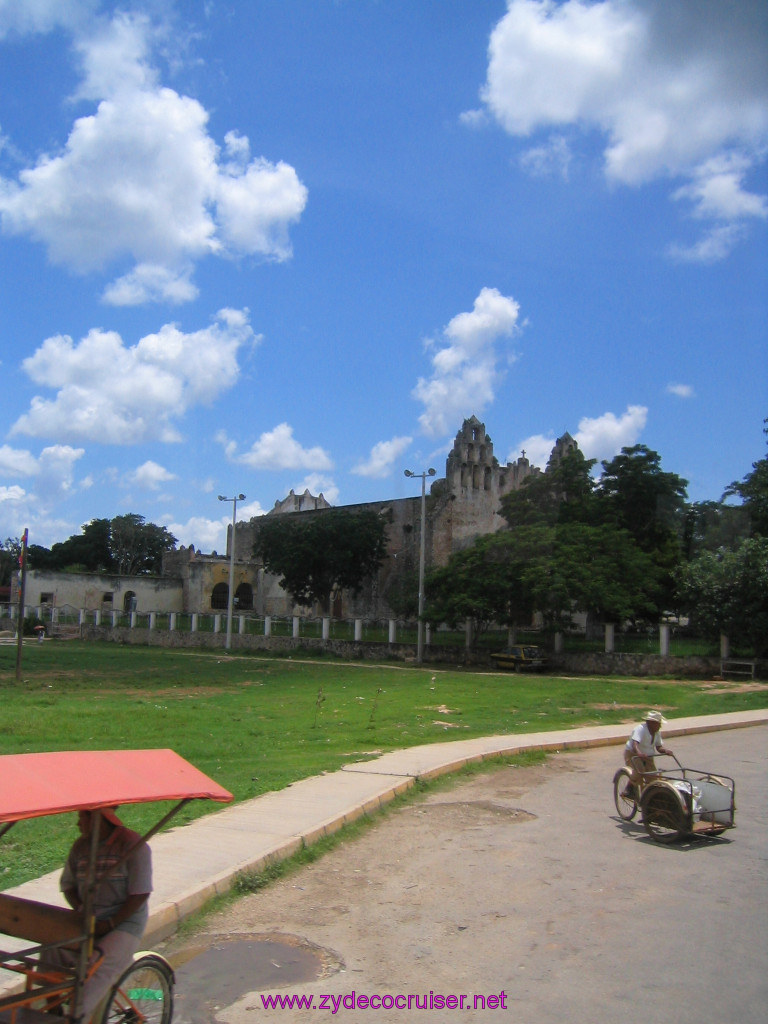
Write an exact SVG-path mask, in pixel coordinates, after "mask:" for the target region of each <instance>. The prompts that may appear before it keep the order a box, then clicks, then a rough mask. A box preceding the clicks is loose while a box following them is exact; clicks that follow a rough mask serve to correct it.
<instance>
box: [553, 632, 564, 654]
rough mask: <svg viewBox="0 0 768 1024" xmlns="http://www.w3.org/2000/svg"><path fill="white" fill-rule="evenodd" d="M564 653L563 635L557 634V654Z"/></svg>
mask: <svg viewBox="0 0 768 1024" xmlns="http://www.w3.org/2000/svg"><path fill="white" fill-rule="evenodd" d="M562 653H563V634H562V633H560V632H558V633H555V654H562Z"/></svg>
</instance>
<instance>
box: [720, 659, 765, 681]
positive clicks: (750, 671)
mask: <svg viewBox="0 0 768 1024" xmlns="http://www.w3.org/2000/svg"><path fill="white" fill-rule="evenodd" d="M756 664H757V662H756V661H749V660H747V659H740V658H724V659H723V661H721V662H720V675H721V676H722V677H723V679H725V677H726V674H727V675H732V676H746V677H748V678H749V679H754V678H755V665H756Z"/></svg>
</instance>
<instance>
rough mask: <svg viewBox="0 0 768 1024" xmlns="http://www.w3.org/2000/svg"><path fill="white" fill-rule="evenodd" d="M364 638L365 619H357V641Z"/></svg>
mask: <svg viewBox="0 0 768 1024" xmlns="http://www.w3.org/2000/svg"><path fill="white" fill-rule="evenodd" d="M362 639H363V620H362V619H355V641H356V642H357V643H360V641H361V640H362Z"/></svg>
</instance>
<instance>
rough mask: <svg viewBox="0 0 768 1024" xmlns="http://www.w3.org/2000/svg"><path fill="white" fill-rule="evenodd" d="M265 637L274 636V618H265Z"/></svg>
mask: <svg viewBox="0 0 768 1024" xmlns="http://www.w3.org/2000/svg"><path fill="white" fill-rule="evenodd" d="M264 636H272V616H271V615H265V616H264Z"/></svg>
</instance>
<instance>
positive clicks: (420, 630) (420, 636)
mask: <svg viewBox="0 0 768 1024" xmlns="http://www.w3.org/2000/svg"><path fill="white" fill-rule="evenodd" d="M436 472H437V470H434V469H431V468H430V469H427V470H425V471H424V472H423V473H414V472H412V471H411V470H410V469H406V470H405V475H406V476H409V477H414V478H415V479H419V478H420V479H421V536H420V537H419V620H418V622H417V624H416V630H417V632H416V661H417V662H418V663H419V664H421V662H422V661H423V660H424V621H423V619H422V615H423V614H424V555H425V547H424V542H425V535H426V532H427V504H426V497H427V477H428V476H434V475H435V473H436Z"/></svg>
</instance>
